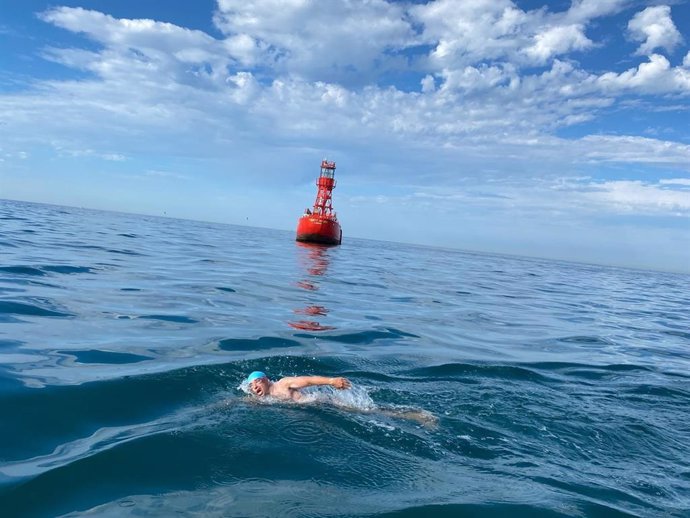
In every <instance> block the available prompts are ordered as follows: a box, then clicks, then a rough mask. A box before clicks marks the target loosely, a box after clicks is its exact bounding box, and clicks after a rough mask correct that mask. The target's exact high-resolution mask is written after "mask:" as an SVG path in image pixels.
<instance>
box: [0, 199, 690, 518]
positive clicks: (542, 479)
mask: <svg viewBox="0 0 690 518" xmlns="http://www.w3.org/2000/svg"><path fill="white" fill-rule="evenodd" d="M0 223H1V224H2V233H1V234H0V259H1V261H0V515H2V516H3V517H6V516H46V517H48V516H50V517H52V516H62V515H68V516H84V515H93V516H173V515H175V514H182V515H185V516H187V515H190V516H192V515H197V516H369V515H377V514H378V515H382V516H405V517H407V516H426V515H432V514H433V515H436V516H448V517H450V516H453V517H456V516H530V517H531V516H548V517H552V516H624V515H639V516H690V512H689V511H688V510H689V509H690V453H689V450H690V418H689V417H688V411H689V410H690V375H689V374H688V368H689V367H690V277H688V276H683V275H676V274H670V273H658V272H649V271H634V270H626V269H617V268H610V267H600V266H590V265H581V264H569V263H564V262H553V261H545V260H537V259H526V258H517V257H504V256H495V255H483V254H475V253H465V252H460V251H450V250H440V249H431V248H423V247H415V246H409V245H402V244H394V243H383V242H375V241H365V240H358V239H353V238H348V236H347V228H345V239H344V240H343V246H341V247H336V248H318V247H309V246H305V245H299V244H297V243H295V242H294V241H293V237H294V236H293V235H292V233H289V232H282V231H273V230H264V229H253V228H245V227H237V226H227V225H219V224H210V223H200V222H193V221H182V220H174V219H163V218H156V217H146V216H136V215H125V214H116V213H106V212H96V211H89V210H81V209H74V208H63V207H55V206H45V205H35V204H27V203H20V202H8V201H0ZM254 369H261V370H265V371H266V372H267V373H268V374H269V375H270V376H271V377H274V378H277V377H280V376H285V375H299V374H321V375H326V376H347V377H348V378H350V379H351V380H352V382H353V384H354V389H353V390H352V391H347V392H339V393H335V392H333V393H326V392H323V390H325V389H321V390H322V392H320V393H319V394H317V396H319V397H316V399H317V401H316V402H315V403H309V404H288V403H277V404H257V403H256V402H255V401H254V400H252V399H251V398H248V397H247V396H245V394H244V393H243V392H242V391H241V390H238V385H240V383H241V381H242V379H243V378H244V377H245V376H246V375H247V373H248V372H250V371H252V370H254ZM410 415H412V416H414V415H417V416H419V415H422V416H426V417H425V418H424V419H415V418H410Z"/></svg>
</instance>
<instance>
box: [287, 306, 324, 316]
mask: <svg viewBox="0 0 690 518" xmlns="http://www.w3.org/2000/svg"><path fill="white" fill-rule="evenodd" d="M295 313H299V314H301V315H321V316H324V317H325V316H326V314H327V313H328V310H327V309H326V308H324V307H323V306H307V307H306V308H302V309H296V310H295Z"/></svg>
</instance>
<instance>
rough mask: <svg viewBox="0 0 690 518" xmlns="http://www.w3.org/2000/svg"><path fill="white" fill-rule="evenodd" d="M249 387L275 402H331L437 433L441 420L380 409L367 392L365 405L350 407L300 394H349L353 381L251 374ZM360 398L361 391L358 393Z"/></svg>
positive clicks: (401, 410)
mask: <svg viewBox="0 0 690 518" xmlns="http://www.w3.org/2000/svg"><path fill="white" fill-rule="evenodd" d="M245 383H246V386H247V388H248V389H249V391H250V392H251V393H252V394H254V395H256V396H259V397H265V396H270V397H274V398H276V399H282V400H288V401H290V400H291V401H300V402H302V403H315V402H318V401H322V402H328V403H330V404H332V405H335V406H337V407H340V408H344V409H347V410H350V411H355V412H361V413H364V414H380V415H385V416H388V417H393V418H397V419H406V420H409V421H415V422H416V423H418V424H421V425H422V426H424V427H425V428H429V429H436V427H437V425H438V418H437V417H436V416H435V415H434V414H432V413H431V412H428V411H427V410H422V409H418V408H410V407H396V406H388V407H381V406H378V405H376V404H374V402H373V401H372V400H371V399H370V398H369V395H368V394H366V392H365V398H366V399H365V401H364V405H363V406H362V405H361V403H360V405H355V406H353V405H352V404H348V402H347V401H340V400H339V399H340V398H336V399H331V398H327V399H325V400H324V399H323V398H318V397H317V398H314V397H313V395H310V396H309V397H307V394H303V393H301V392H300V389H303V388H307V387H315V386H324V385H325V386H330V387H333V388H336V389H338V390H346V389H350V388H352V384H351V383H350V380H348V379H347V378H327V377H324V376H295V377H288V378H282V379H280V380H278V381H271V380H270V379H268V376H266V374H264V373H263V372H261V371H254V372H252V373H251V374H250V375H249V376H248V377H247V379H246V380H245ZM352 390H353V391H355V392H354V395H355V397H357V392H356V390H357V389H352ZM359 397H360V398H361V397H362V396H361V391H360V393H359Z"/></svg>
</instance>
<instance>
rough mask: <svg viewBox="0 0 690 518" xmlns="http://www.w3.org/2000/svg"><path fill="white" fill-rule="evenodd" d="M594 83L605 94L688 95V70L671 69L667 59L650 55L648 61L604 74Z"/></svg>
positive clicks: (689, 75) (689, 91)
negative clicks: (617, 91)
mask: <svg viewBox="0 0 690 518" xmlns="http://www.w3.org/2000/svg"><path fill="white" fill-rule="evenodd" d="M596 83H597V84H598V85H599V86H600V87H601V88H602V89H603V91H605V92H611V91H615V90H634V91H636V92H639V93H642V94H654V93H658V94H663V93H682V94H686V95H687V94H690V70H688V69H687V68H682V67H671V64H670V63H669V61H668V59H666V58H665V57H664V56H662V55H660V54H652V55H650V56H649V61H648V62H646V63H641V64H640V65H639V66H638V67H637V68H631V69H628V70H626V71H625V72H622V73H620V74H616V73H615V72H606V73H604V74H602V75H601V76H600V77H598V78H596Z"/></svg>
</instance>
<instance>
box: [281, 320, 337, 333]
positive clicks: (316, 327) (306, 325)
mask: <svg viewBox="0 0 690 518" xmlns="http://www.w3.org/2000/svg"><path fill="white" fill-rule="evenodd" d="M288 325H289V326H290V327H292V328H294V329H301V330H302V331H330V330H331V329H335V327H333V326H324V325H321V324H319V323H318V322H314V321H309V320H300V321H298V322H288Z"/></svg>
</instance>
